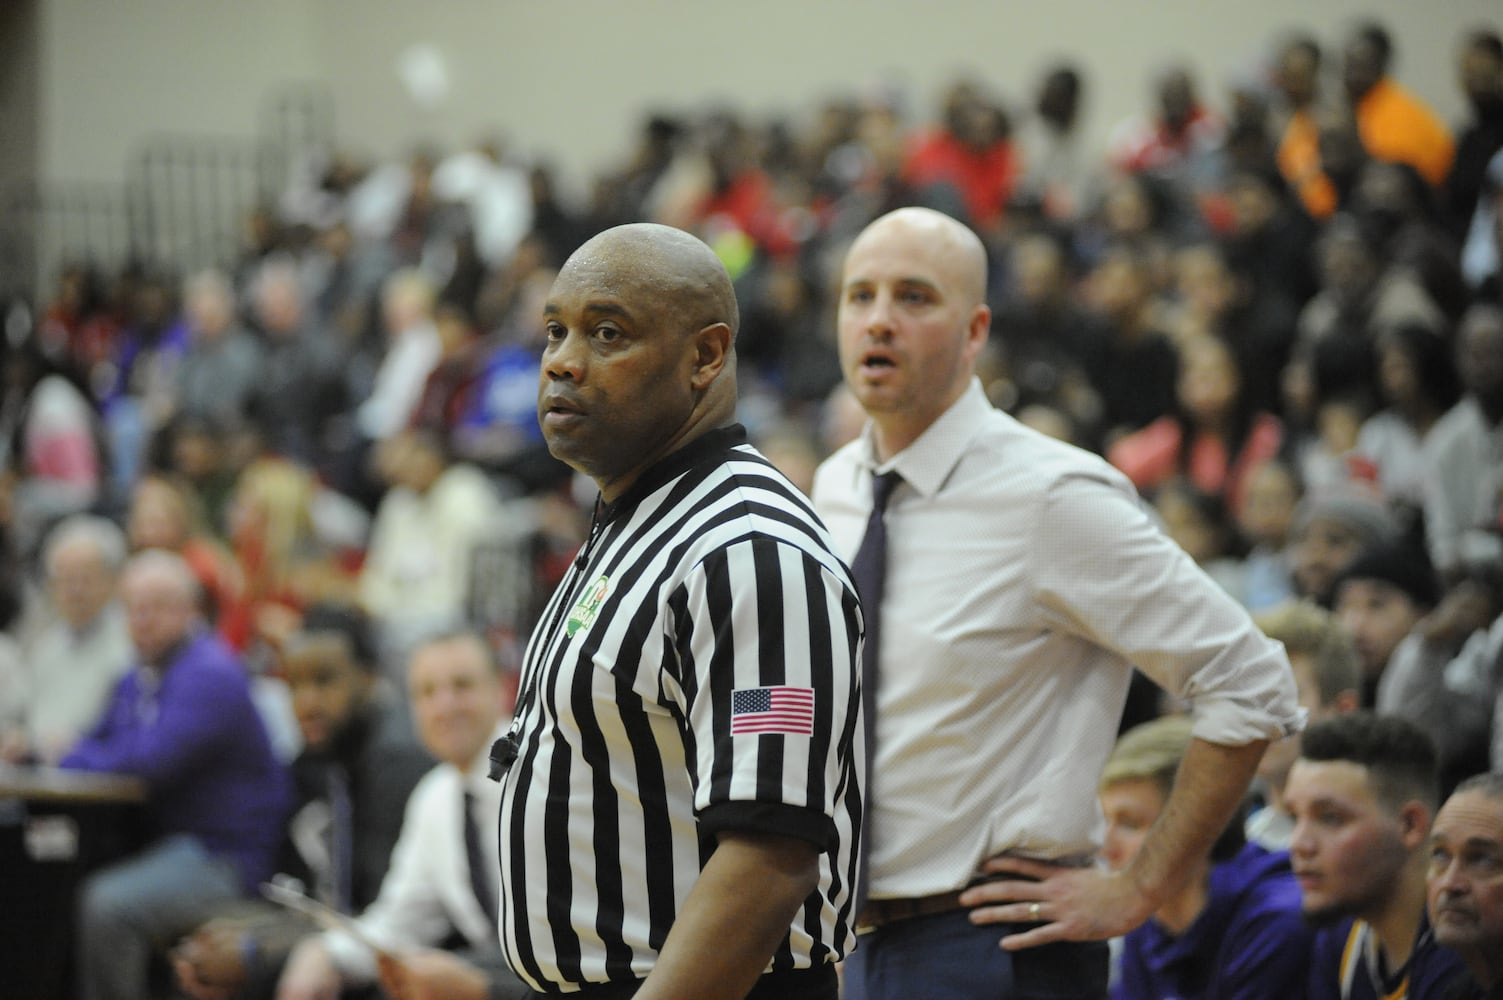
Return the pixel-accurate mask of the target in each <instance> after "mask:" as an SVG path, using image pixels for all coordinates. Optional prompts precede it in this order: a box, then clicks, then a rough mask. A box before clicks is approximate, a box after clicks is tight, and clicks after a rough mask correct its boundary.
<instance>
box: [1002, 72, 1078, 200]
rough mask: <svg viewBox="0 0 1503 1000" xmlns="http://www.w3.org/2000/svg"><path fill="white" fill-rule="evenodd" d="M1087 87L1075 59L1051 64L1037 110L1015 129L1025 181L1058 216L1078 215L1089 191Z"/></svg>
mask: <svg viewBox="0 0 1503 1000" xmlns="http://www.w3.org/2000/svg"><path fill="white" fill-rule="evenodd" d="M1082 87H1083V83H1082V79H1081V71H1080V70H1079V69H1078V68H1077V67H1075V66H1074V65H1071V64H1069V63H1061V64H1058V65H1055V66H1053V67H1051V68H1050V69H1049V70H1048V72H1046V73H1045V74H1044V75H1043V77H1042V78H1041V79H1040V80H1039V84H1038V91H1037V97H1036V98H1035V100H1034V105H1033V112H1034V113H1033V115H1032V116H1030V117H1028V118H1025V119H1024V120H1023V121H1022V122H1021V123H1020V124H1019V126H1018V128H1017V132H1016V135H1017V143H1018V147H1019V149H1020V150H1021V153H1022V160H1023V168H1024V170H1025V176H1024V178H1023V181H1022V183H1021V185H1020V187H1021V188H1022V189H1023V191H1024V192H1025V193H1027V194H1030V195H1032V196H1034V197H1036V198H1038V199H1039V201H1040V202H1041V203H1042V204H1043V206H1044V211H1045V213H1046V214H1047V215H1048V216H1049V217H1050V218H1053V219H1071V218H1074V217H1075V215H1076V214H1077V213H1079V212H1080V211H1081V210H1082V209H1083V208H1084V206H1085V203H1086V198H1087V196H1088V195H1089V193H1090V183H1091V181H1092V176H1091V173H1092V170H1091V167H1092V164H1091V163H1090V159H1089V157H1088V156H1087V155H1086V153H1085V150H1084V148H1083V147H1084V146H1085V143H1084V141H1083V137H1082V134H1081V133H1082V132H1083V131H1084V130H1083V129H1082V128H1081V127H1080V120H1081V116H1080V106H1081V89H1082Z"/></svg>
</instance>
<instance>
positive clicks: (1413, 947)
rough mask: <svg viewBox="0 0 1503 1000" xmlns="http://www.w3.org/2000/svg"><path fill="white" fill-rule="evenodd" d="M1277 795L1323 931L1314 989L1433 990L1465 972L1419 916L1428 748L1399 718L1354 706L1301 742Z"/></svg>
mask: <svg viewBox="0 0 1503 1000" xmlns="http://www.w3.org/2000/svg"><path fill="white" fill-rule="evenodd" d="M1301 743H1302V745H1301V747H1300V756H1299V759H1298V760H1297V761H1295V762H1294V767H1293V769H1292V770H1291V771H1290V772H1289V783H1288V785H1286V786H1285V790H1284V801H1285V802H1286V803H1287V804H1288V806H1289V811H1290V812H1291V813H1292V814H1293V816H1294V834H1293V838H1292V839H1291V840H1290V843H1289V854H1290V860H1291V861H1292V863H1293V865H1294V875H1295V877H1296V878H1298V879H1299V885H1300V892H1301V894H1302V896H1303V906H1304V913H1305V916H1306V917H1307V918H1309V919H1310V920H1311V921H1312V922H1313V923H1315V924H1316V925H1317V926H1318V927H1319V928H1320V929H1319V931H1318V932H1317V934H1316V937H1315V948H1314V956H1313V958H1312V961H1311V963H1310V980H1309V995H1310V996H1312V997H1342V996H1345V997H1391V996H1400V997H1403V996H1408V997H1412V998H1414V1000H1424V998H1428V997H1438V996H1440V995H1441V993H1440V990H1441V989H1443V988H1444V987H1445V986H1446V984H1448V983H1449V982H1450V981H1451V980H1453V979H1454V978H1455V977H1456V975H1457V973H1458V971H1459V970H1460V969H1461V962H1460V959H1459V958H1458V957H1457V956H1456V953H1455V952H1452V951H1448V950H1447V949H1444V948H1441V947H1439V946H1438V945H1437V944H1436V942H1435V936H1434V935H1433V934H1432V933H1431V932H1430V921H1429V919H1428V918H1427V917H1426V916H1425V870H1426V866H1427V863H1428V860H1429V838H1430V822H1431V819H1432V817H1433V816H1434V814H1435V807H1436V804H1437V801H1438V799H1439V797H1440V790H1439V787H1438V784H1437V779H1436V773H1435V748H1434V746H1433V745H1431V743H1430V740H1429V739H1428V738H1427V737H1426V736H1425V734H1424V733H1423V732H1422V731H1420V730H1419V729H1417V728H1415V727H1414V726H1413V725H1411V724H1410V723H1408V722H1405V721H1404V720H1402V719H1394V718H1387V717H1383V716H1376V715H1372V714H1371V713H1368V712H1358V713H1355V714H1353V715H1343V716H1339V717H1337V718H1333V719H1327V720H1325V721H1324V722H1319V723H1316V724H1315V725H1313V726H1311V727H1310V728H1309V729H1307V730H1305V733H1304V735H1303V737H1302V738H1301Z"/></svg>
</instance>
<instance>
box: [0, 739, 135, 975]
mask: <svg viewBox="0 0 1503 1000" xmlns="http://www.w3.org/2000/svg"><path fill="white" fill-rule="evenodd" d="M145 800H146V786H145V784H144V783H142V782H141V781H140V780H139V779H137V778H132V777H125V776H122V775H114V774H89V773H86V772H83V771H64V770H60V769H58V768H39V767H14V766H11V765H5V764H0V969H5V970H6V991H7V995H9V996H16V997H36V998H38V1000H48V998H54V997H55V998H59V1000H61V998H65V997H69V996H72V995H73V982H72V971H71V964H70V963H71V958H72V954H73V921H74V899H75V897H76V895H77V892H78V886H79V883H80V882H81V881H82V880H83V878H84V876H85V875H87V874H88V873H89V872H90V871H92V870H94V869H96V868H98V867H100V866H102V865H105V864H108V863H109V862H110V861H113V860H115V859H116V858H119V857H122V856H123V855H125V854H127V853H129V851H130V850H131V849H132V848H134V847H135V846H136V844H137V843H138V842H139V836H138V823H139V819H140V806H141V803H143V802H144V801H145ZM11 990H14V991H15V992H13V993H12V992H9V991H11Z"/></svg>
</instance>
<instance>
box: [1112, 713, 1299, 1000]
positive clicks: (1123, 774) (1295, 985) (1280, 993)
mask: <svg viewBox="0 0 1503 1000" xmlns="http://www.w3.org/2000/svg"><path fill="white" fill-rule="evenodd" d="M1192 727H1193V724H1192V722H1191V720H1190V719H1189V718H1188V717H1184V716H1170V717H1167V718H1163V719H1158V720H1155V721H1153V722H1149V723H1146V724H1144V725H1141V726H1138V727H1136V728H1134V729H1132V730H1130V731H1128V733H1127V734H1126V735H1124V736H1123V737H1122V738H1121V739H1120V740H1118V741H1117V745H1116V747H1115V748H1114V749H1113V750H1112V754H1111V756H1110V757H1109V758H1108V759H1107V762H1106V765H1105V767H1104V768H1103V769H1102V773H1101V788H1100V796H1101V810H1102V812H1103V813H1104V814H1105V815H1106V823H1107V828H1106V836H1105V839H1104V840H1103V843H1102V851H1101V853H1102V857H1103V859H1104V860H1105V861H1106V863H1107V864H1108V865H1109V866H1110V867H1111V868H1112V870H1114V871H1120V870H1121V869H1122V868H1123V867H1125V866H1126V865H1127V864H1128V863H1129V862H1130V861H1131V860H1132V858H1133V857H1134V856H1135V855H1136V854H1137V853H1138V850H1139V849H1140V848H1141V847H1142V844H1143V841H1144V839H1145V835H1146V834H1147V832H1148V830H1149V828H1150V827H1151V826H1152V825H1153V824H1154V822H1155V821H1156V820H1157V819H1158V818H1159V814H1160V813H1161V812H1162V811H1163V808H1164V803H1165V802H1166V801H1167V800H1168V798H1169V790H1170V788H1171V787H1172V786H1173V784H1174V778H1175V773H1176V772H1177V771H1178V769H1179V762H1180V759H1181V758H1182V757H1183V756H1184V753H1185V750H1186V748H1188V747H1189V745H1190V738H1191V729H1192ZM1310 941H1311V931H1310V928H1309V927H1308V926H1307V925H1306V923H1305V921H1304V919H1303V918H1302V916H1301V914H1300V895H1299V886H1298V885H1296V883H1295V881H1294V876H1293V875H1292V874H1291V873H1290V871H1289V856H1288V855H1287V854H1286V853H1284V852H1282V851H1280V852H1277V853H1272V852H1269V851H1266V850H1264V849H1263V848H1261V847H1259V846H1258V845H1256V844H1250V843H1247V842H1246V841H1245V840H1244V838H1243V834H1242V823H1241V818H1240V817H1237V818H1234V819H1233V820H1232V822H1231V823H1230V824H1229V825H1228V826H1227V828H1226V829H1225V830H1224V831H1223V832H1222V834H1221V837H1220V838H1219V839H1218V840H1217V842H1216V843H1215V844H1214V845H1212V847H1211V849H1210V851H1209V853H1208V854H1207V856H1206V857H1204V858H1202V859H1200V860H1199V861H1198V862H1197V863H1196V870H1195V872H1194V874H1193V875H1192V876H1191V877H1190V878H1189V879H1188V881H1187V882H1186V885H1185V888H1184V889H1182V890H1180V891H1179V892H1178V893H1176V894H1175V895H1174V896H1172V897H1170V898H1168V899H1166V900H1164V901H1163V903H1162V904H1161V905H1160V906H1159V908H1158V909H1157V910H1156V911H1154V914H1153V916H1152V917H1150V918H1149V920H1148V922H1147V923H1145V924H1143V925H1142V926H1140V927H1139V928H1138V929H1137V930H1134V931H1131V932H1129V933H1128V935H1127V936H1126V938H1124V939H1123V943H1122V972H1121V977H1120V979H1119V981H1118V982H1117V984H1116V986H1115V988H1114V989H1113V990H1112V997H1113V1000H1161V998H1164V997H1178V998H1182V1000H1197V998H1209V997H1239V998H1244V1000H1253V998H1255V997H1266V998H1267V1000H1286V998H1288V997H1291V996H1298V995H1300V993H1301V990H1302V988H1303V984H1304V981H1305V978H1306V977H1307V975H1308V974H1309V973H1308V964H1309V959H1310Z"/></svg>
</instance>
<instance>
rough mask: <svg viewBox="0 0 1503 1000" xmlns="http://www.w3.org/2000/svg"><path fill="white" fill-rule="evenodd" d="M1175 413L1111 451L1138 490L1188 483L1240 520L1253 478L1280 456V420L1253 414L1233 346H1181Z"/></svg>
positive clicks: (1201, 342) (1210, 342)
mask: <svg viewBox="0 0 1503 1000" xmlns="http://www.w3.org/2000/svg"><path fill="white" fill-rule="evenodd" d="M1179 355H1180V365H1179V377H1178V380H1177V382H1176V388H1175V401H1174V407H1173V409H1172V410H1171V411H1170V412H1169V413H1168V414H1167V415H1166V416H1163V417H1160V418H1159V419H1157V420H1155V421H1154V422H1153V423H1151V424H1149V425H1148V426H1147V427H1144V428H1143V429H1142V430H1140V431H1137V432H1136V433H1133V434H1129V435H1128V436H1126V437H1124V438H1121V439H1119V440H1118V441H1117V442H1116V444H1114V445H1112V447H1111V448H1110V450H1109V451H1108V452H1107V457H1108V458H1109V459H1110V460H1111V463H1112V464H1113V465H1115V466H1116V467H1117V468H1119V469H1121V470H1122V471H1123V472H1124V473H1126V474H1127V478H1129V479H1131V480H1132V481H1133V485H1134V486H1136V487H1137V488H1138V489H1139V490H1140V491H1143V492H1151V491H1152V490H1154V489H1156V488H1157V487H1159V486H1161V485H1162V484H1163V483H1165V482H1167V481H1168V480H1169V479H1171V478H1172V477H1175V476H1184V477H1185V478H1187V479H1188V480H1189V481H1190V482H1191V483H1193V484H1194V485H1195V487H1196V488H1197V489H1199V490H1200V491H1201V492H1203V493H1206V494H1209V495H1211V496H1215V497H1217V498H1219V499H1220V500H1221V501H1222V502H1223V503H1224V504H1225V505H1226V507H1227V508H1228V509H1229V510H1230V511H1231V512H1232V514H1233V515H1235V514H1236V513H1237V512H1238V511H1239V510H1240V508H1241V505H1242V491H1243V483H1244V480H1245V479H1246V477H1247V475H1248V473H1249V472H1250V471H1251V470H1252V469H1253V468H1254V467H1256V466H1258V465H1260V464H1262V463H1263V462H1265V461H1267V460H1268V459H1270V458H1273V457H1274V456H1275V455H1277V454H1278V451H1279V445H1280V443H1281V441H1282V439H1283V431H1282V429H1281V427H1280V426H1279V421H1278V418H1276V417H1274V416H1271V415H1269V414H1267V413H1255V412H1253V409H1252V406H1251V401H1250V398H1249V397H1248V395H1247V393H1246V392H1245V391H1244V387H1243V383H1242V376H1241V370H1240V367H1239V366H1238V364H1237V358H1236V355H1235V354H1234V352H1233V350H1232V347H1231V345H1230V344H1228V343H1226V342H1225V341H1224V340H1222V339H1220V338H1219V337H1214V336H1199V337H1195V338H1194V339H1192V340H1190V341H1188V342H1186V343H1184V344H1182V345H1180V351H1179Z"/></svg>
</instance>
